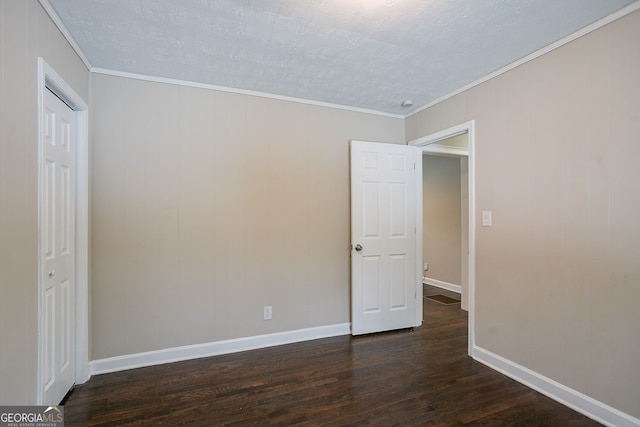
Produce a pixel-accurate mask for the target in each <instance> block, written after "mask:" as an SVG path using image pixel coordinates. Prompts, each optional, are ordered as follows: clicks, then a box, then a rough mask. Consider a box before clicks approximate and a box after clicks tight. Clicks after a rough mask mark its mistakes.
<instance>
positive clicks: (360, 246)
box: [356, 243, 362, 252]
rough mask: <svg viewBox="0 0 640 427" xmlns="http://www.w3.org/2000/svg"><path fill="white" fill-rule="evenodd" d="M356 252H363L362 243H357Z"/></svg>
mask: <svg viewBox="0 0 640 427" xmlns="http://www.w3.org/2000/svg"><path fill="white" fill-rule="evenodd" d="M356 252H362V245H361V244H360V243H358V244H357V245H356Z"/></svg>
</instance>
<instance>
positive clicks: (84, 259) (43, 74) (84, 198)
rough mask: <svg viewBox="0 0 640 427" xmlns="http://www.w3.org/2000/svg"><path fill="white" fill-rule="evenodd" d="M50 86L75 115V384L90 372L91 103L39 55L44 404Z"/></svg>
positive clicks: (40, 387)
mask: <svg viewBox="0 0 640 427" xmlns="http://www.w3.org/2000/svg"><path fill="white" fill-rule="evenodd" d="M46 90H51V91H52V92H53V93H54V94H55V95H56V96H57V97H58V98H60V99H61V100H62V101H63V102H64V103H66V104H67V105H68V106H69V107H70V108H71V109H72V110H73V111H74V114H75V119H76V153H75V155H76V170H75V180H76V200H75V213H76V221H75V239H76V256H75V257H76V259H75V270H76V271H75V273H76V284H75V301H76V303H75V325H74V326H75V328H74V330H75V350H74V353H75V368H74V371H75V372H74V380H75V383H76V384H81V383H84V382H86V381H87V380H88V379H89V377H90V372H89V298H88V296H89V126H88V125H89V106H88V105H87V103H86V102H85V101H84V100H83V99H82V98H81V97H80V96H79V95H78V94H77V93H76V92H75V91H74V90H73V89H72V88H71V86H69V85H68V84H67V83H66V82H65V81H64V79H63V78H62V77H60V75H59V74H58V73H56V72H55V70H54V69H53V68H52V67H51V66H50V65H49V64H47V62H46V61H45V60H44V59H43V58H38V369H37V384H38V385H37V394H36V400H37V403H38V404H40V405H42V404H44V402H43V400H44V388H43V378H42V376H43V374H44V366H43V364H44V359H43V357H44V355H43V353H44V351H43V350H44V348H43V341H42V340H43V336H44V316H43V315H42V314H43V313H42V310H43V307H44V301H43V289H44V281H43V274H44V272H43V271H42V265H43V263H42V261H43V260H42V229H43V224H42V220H43V212H42V200H43V197H44V196H43V188H42V172H43V164H42V163H43V158H44V154H43V153H44V148H43V147H44V120H43V117H44V103H45V101H44V94H45V91H46Z"/></svg>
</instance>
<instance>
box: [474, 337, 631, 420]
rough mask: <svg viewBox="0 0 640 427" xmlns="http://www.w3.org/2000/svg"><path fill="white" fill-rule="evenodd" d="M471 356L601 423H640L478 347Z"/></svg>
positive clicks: (627, 415) (629, 416)
mask: <svg viewBox="0 0 640 427" xmlns="http://www.w3.org/2000/svg"><path fill="white" fill-rule="evenodd" d="M472 356H473V358H474V359H475V360H477V361H478V362H480V363H482V364H484V365H487V366H488V367H490V368H492V369H495V370H496V371H498V372H501V373H503V374H505V375H506V376H508V377H510V378H513V379H514V380H516V381H518V382H520V383H522V384H524V385H526V386H527V387H529V388H532V389H534V390H536V391H538V392H540V393H542V394H544V395H545V396H548V397H550V398H551V399H553V400H556V401H558V402H560V403H562V404H563V405H565V406H568V407H569V408H571V409H573V410H575V411H578V412H580V413H582V414H584V415H586V416H587V417H589V418H592V419H594V420H596V421H598V422H599V423H602V424H604V425H607V426H612V427H638V426H640V419H638V418H635V417H633V416H631V415H629V414H626V413H624V412H622V411H619V410H618V409H615V408H613V407H611V406H609V405H607V404H605V403H602V402H600V401H598V400H595V399H593V398H591V397H589V396H587V395H585V394H582V393H580V392H579V391H576V390H574V389H572V388H569V387H567V386H565V385H563V384H560V383H559V382H557V381H554V380H552V379H550V378H547V377H545V376H544V375H541V374H539V373H537V372H535V371H532V370H531V369H529V368H525V367H524V366H521V365H519V364H517V363H515V362H512V361H511V360H509V359H505V358H504V357H502V356H498V355H497V354H494V353H492V352H490V351H488V350H485V349H484V348H482V347H478V346H475V347H473V350H472Z"/></svg>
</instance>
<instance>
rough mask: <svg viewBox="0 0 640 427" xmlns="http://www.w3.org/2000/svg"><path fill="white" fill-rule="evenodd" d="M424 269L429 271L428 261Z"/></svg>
mask: <svg viewBox="0 0 640 427" xmlns="http://www.w3.org/2000/svg"><path fill="white" fill-rule="evenodd" d="M424 271H429V263H428V262H425V263H424Z"/></svg>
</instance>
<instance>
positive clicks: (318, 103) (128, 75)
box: [90, 67, 404, 119]
mask: <svg viewBox="0 0 640 427" xmlns="http://www.w3.org/2000/svg"><path fill="white" fill-rule="evenodd" d="M90 71H91V72H92V73H95V74H104V75H108V76H116V77H124V78H128V79H135V80H144V81H148V82H155V83H165V84H171V85H177V86H187V87H195V88H200V89H207V90H215V91H219V92H228V93H237V94H240V95H248V96H257V97H260V98H269V99H276V100H279V101H288V102H296V103H298V104H307V105H313V106H316V107H327V108H333V109H338V110H347V111H353V112H356V113H364V114H374V115H377V116H384V117H391V118H394V119H404V116H403V115H401V114H393V113H386V112H383V111H377V110H369V109H366V108H358V107H350V106H348V105H341V104H332V103H330V102H322V101H313V100H310V99H303V98H294V97H291V96H283V95H276V94H273V93H267V92H258V91H254V90H248V89H239V88H233V87H227V86H217V85H212V84H208V83H199V82H192V81H188V80H179V79H170V78H167V77H157V76H151V75H146V74H137V73H129V72H127V71H118V70H112V69H108V68H100V67H93V68H91V70H90Z"/></svg>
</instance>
